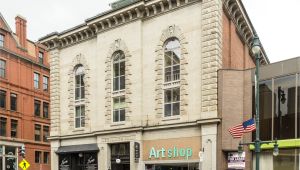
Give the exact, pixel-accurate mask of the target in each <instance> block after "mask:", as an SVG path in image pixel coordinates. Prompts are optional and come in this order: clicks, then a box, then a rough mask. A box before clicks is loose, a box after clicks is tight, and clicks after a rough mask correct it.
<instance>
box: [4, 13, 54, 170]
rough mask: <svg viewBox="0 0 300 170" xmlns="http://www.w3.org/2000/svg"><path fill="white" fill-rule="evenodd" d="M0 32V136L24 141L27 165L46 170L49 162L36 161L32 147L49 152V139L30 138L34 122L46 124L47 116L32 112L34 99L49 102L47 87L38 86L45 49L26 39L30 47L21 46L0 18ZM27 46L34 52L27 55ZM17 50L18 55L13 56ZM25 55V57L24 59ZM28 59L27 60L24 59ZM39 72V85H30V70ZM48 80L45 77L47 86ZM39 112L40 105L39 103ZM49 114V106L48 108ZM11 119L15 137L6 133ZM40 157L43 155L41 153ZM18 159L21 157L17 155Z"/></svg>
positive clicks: (45, 71)
mask: <svg viewBox="0 0 300 170" xmlns="http://www.w3.org/2000/svg"><path fill="white" fill-rule="evenodd" d="M0 23H1V24H0V33H1V34H3V35H4V36H5V41H4V48H0V59H2V60H5V61H6V77H5V78H0V90H4V91H6V108H5V109H3V108H0V116H1V117H5V118H7V131H6V133H7V136H6V137H0V140H3V141H7V142H18V143H25V147H26V160H27V161H28V162H29V163H30V164H31V167H30V169H43V170H50V162H49V163H48V164H43V163H41V164H36V163H35V161H34V159H35V157H34V156H35V151H41V152H42V153H43V152H49V153H50V143H49V142H42V141H38V142H37V141H35V140H34V125H35V124H39V125H42V126H43V125H46V126H49V127H50V119H45V118H41V117H35V116H34V99H38V100H40V101H41V102H43V101H44V102H47V103H49V102H50V99H49V90H50V89H49V90H48V92H45V91H43V90H42V85H43V84H42V83H43V75H45V76H47V77H49V78H50V76H49V63H48V55H47V52H45V50H44V49H43V47H42V46H40V45H35V44H33V43H32V42H29V41H26V42H27V43H30V45H31V47H34V48H29V47H28V49H25V50H24V49H21V48H19V47H18V45H17V43H16V41H15V39H14V38H13V36H12V35H11V34H10V33H9V32H7V31H5V29H1V28H5V27H6V25H4V22H3V21H1V19H0ZM29 50H34V52H33V53H34V54H35V55H34V56H31V55H30V53H29ZM39 51H43V52H44V54H45V57H44V67H42V66H40V65H39V64H37V63H38V57H37V56H38V52H39ZM15 54H17V55H18V56H16V55H15ZM21 57H23V58H26V59H27V61H26V60H25V59H22V58H21ZM28 59H29V61H28ZM34 72H38V73H40V89H34V81H33V73H34ZM49 83H50V80H49V81H48V86H49ZM11 92H12V93H14V94H17V111H11V110H10V93H11ZM40 109H41V114H42V105H41V108H40ZM48 113H49V118H50V110H49V112H48ZM11 119H15V120H18V130H17V138H14V139H12V138H11V137H10V130H11V128H10V122H11ZM42 135H43V129H41V138H42ZM41 158H42V161H43V155H41ZM49 159H50V155H49ZM19 160H21V158H20V159H19Z"/></svg>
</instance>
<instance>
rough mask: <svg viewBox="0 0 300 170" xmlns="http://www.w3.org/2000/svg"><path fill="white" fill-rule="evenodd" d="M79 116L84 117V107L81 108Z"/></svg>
mask: <svg viewBox="0 0 300 170" xmlns="http://www.w3.org/2000/svg"><path fill="white" fill-rule="evenodd" d="M81 116H83V117H84V116H85V106H81Z"/></svg>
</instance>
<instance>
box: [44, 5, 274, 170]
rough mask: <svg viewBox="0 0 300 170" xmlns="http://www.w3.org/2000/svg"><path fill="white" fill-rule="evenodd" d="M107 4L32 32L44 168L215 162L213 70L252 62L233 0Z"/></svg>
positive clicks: (247, 24) (244, 19)
mask: <svg viewBox="0 0 300 170" xmlns="http://www.w3.org/2000/svg"><path fill="white" fill-rule="evenodd" d="M111 6H112V9H111V10H109V11H106V12H104V13H101V14H99V15H97V16H94V17H92V18H88V19H86V20H85V22H84V23H83V24H80V25H78V26H76V27H73V28H71V29H68V30H65V31H63V32H60V33H58V32H55V33H51V34H49V35H47V36H45V37H42V38H41V39H40V42H41V43H42V44H44V45H46V46H47V47H48V49H49V53H50V68H51V74H50V77H51V82H50V86H51V114H52V116H51V122H52V124H51V133H50V136H51V137H50V140H51V158H52V164H51V165H52V169H53V170H55V169H76V168H77V169H84V168H91V169H99V170H107V169H112V170H128V169H131V170H142V169H147V170H149V169H151V170H152V169H153V170H154V169H170V168H171V169H202V170H207V169H221V167H220V164H218V163H217V162H219V159H222V158H219V157H217V153H219V151H222V150H223V148H222V147H221V145H220V144H218V142H217V138H218V133H219V132H218V127H219V126H220V123H221V119H220V113H219V111H218V102H219V100H218V80H217V79H218V73H217V71H218V70H219V69H222V68H223V69H247V68H252V67H254V66H255V64H254V59H253V57H252V54H251V52H250V50H249V47H250V46H251V39H252V37H253V34H254V32H255V30H254V28H253V26H252V24H251V21H250V20H249V18H248V16H247V13H246V11H245V9H244V7H243V5H242V3H241V1H239V0H224V1H221V0H203V1H200V0H149V1H142V0H131V1H130V0H126V1H124V0H123V1H118V2H116V3H113V4H112V5H111ZM268 63H269V61H268V59H267V57H266V54H265V53H264V51H262V58H261V64H268ZM239 102H240V101H239ZM232 118H234V115H233V116H232ZM222 133H223V132H222ZM224 133H226V132H224Z"/></svg>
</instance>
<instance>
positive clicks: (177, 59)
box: [172, 52, 180, 65]
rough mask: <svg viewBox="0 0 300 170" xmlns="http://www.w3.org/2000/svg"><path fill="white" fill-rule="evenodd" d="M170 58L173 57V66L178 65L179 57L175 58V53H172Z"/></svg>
mask: <svg viewBox="0 0 300 170" xmlns="http://www.w3.org/2000/svg"><path fill="white" fill-rule="evenodd" d="M172 56H173V65H177V64H180V59H179V56H177V54H176V53H175V52H173V53H172Z"/></svg>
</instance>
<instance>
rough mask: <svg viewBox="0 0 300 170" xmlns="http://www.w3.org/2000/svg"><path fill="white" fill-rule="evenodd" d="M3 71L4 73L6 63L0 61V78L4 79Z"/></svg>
mask: <svg viewBox="0 0 300 170" xmlns="http://www.w3.org/2000/svg"><path fill="white" fill-rule="evenodd" d="M0 43H1V42H0ZM5 71H6V62H5V61H4V60H0V77H2V78H5Z"/></svg>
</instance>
